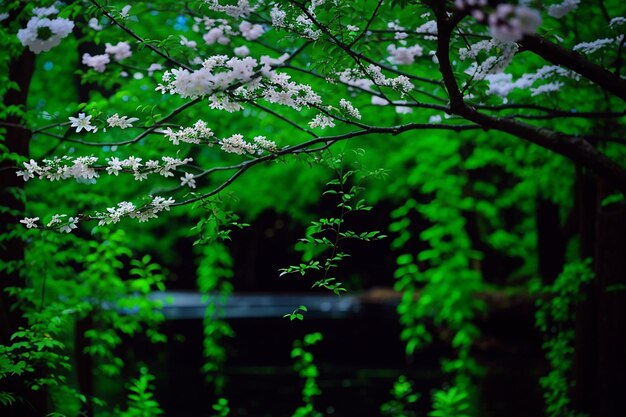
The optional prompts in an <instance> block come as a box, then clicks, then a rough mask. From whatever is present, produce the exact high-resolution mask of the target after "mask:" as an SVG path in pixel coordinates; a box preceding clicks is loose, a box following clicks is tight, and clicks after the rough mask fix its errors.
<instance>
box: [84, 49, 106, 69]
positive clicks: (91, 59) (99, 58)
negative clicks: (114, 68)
mask: <svg viewBox="0 0 626 417" xmlns="http://www.w3.org/2000/svg"><path fill="white" fill-rule="evenodd" d="M109 62H111V58H109V55H108V54H101V55H91V54H88V53H84V54H83V60H82V63H83V64H84V65H87V66H88V67H91V68H93V69H95V70H96V71H98V72H104V70H106V68H107V64H108V63H109Z"/></svg>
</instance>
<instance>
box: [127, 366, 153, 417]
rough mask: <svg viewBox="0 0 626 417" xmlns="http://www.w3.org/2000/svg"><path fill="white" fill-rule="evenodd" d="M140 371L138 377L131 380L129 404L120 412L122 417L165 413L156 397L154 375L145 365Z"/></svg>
mask: <svg viewBox="0 0 626 417" xmlns="http://www.w3.org/2000/svg"><path fill="white" fill-rule="evenodd" d="M139 372H140V374H139V377H138V378H133V379H131V380H130V383H129V385H128V391H129V393H128V406H127V409H126V410H124V411H121V412H120V413H119V414H118V415H119V416H120V417H158V416H160V415H162V414H163V410H162V409H161V407H160V406H159V403H158V402H157V401H156V400H155V399H154V392H153V391H154V387H153V385H152V381H154V376H152V375H151V374H150V373H149V372H148V369H147V368H145V367H142V368H140V370H139Z"/></svg>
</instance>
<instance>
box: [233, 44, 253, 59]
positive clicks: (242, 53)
mask: <svg viewBox="0 0 626 417" xmlns="http://www.w3.org/2000/svg"><path fill="white" fill-rule="evenodd" d="M233 53H234V54H235V55H237V56H238V57H240V58H244V57H247V56H248V55H250V48H248V47H247V46H246V45H242V46H238V47H237V48H235V49H233Z"/></svg>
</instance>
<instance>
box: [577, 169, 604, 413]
mask: <svg viewBox="0 0 626 417" xmlns="http://www.w3.org/2000/svg"><path fill="white" fill-rule="evenodd" d="M575 193H576V207H577V212H578V233H579V246H580V248H579V253H580V258H581V259H586V258H590V257H593V255H594V245H595V240H596V233H595V223H596V211H597V199H598V198H597V186H596V179H595V178H594V177H593V176H592V175H590V174H589V173H586V172H584V169H583V168H579V167H577V168H576V190H575ZM596 286H597V281H595V280H594V281H592V282H591V283H588V284H585V285H584V286H583V287H581V292H582V293H583V294H584V299H583V300H582V301H581V302H580V303H578V305H577V306H576V325H575V332H576V340H575V344H574V362H573V369H572V377H573V379H574V381H575V384H576V385H575V386H574V388H573V389H572V400H573V405H574V409H575V410H577V411H580V412H583V413H586V414H589V415H595V398H596V390H597V384H596V382H597V377H596V369H597V363H596V359H597V351H596V349H597V335H596V309H597V301H596Z"/></svg>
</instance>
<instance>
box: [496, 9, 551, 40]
mask: <svg viewBox="0 0 626 417" xmlns="http://www.w3.org/2000/svg"><path fill="white" fill-rule="evenodd" d="M540 25H541V15H540V14H539V12H538V11H537V10H535V9H531V8H530V7H526V6H513V5H511V4H506V3H501V4H499V5H498V7H497V8H496V10H495V12H493V13H491V14H490V15H489V30H490V32H491V36H492V37H493V38H494V39H498V40H500V41H503V42H515V41H519V40H521V39H522V38H523V37H524V35H532V34H534V33H535V32H536V31H537V29H538V28H539V26H540Z"/></svg>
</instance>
